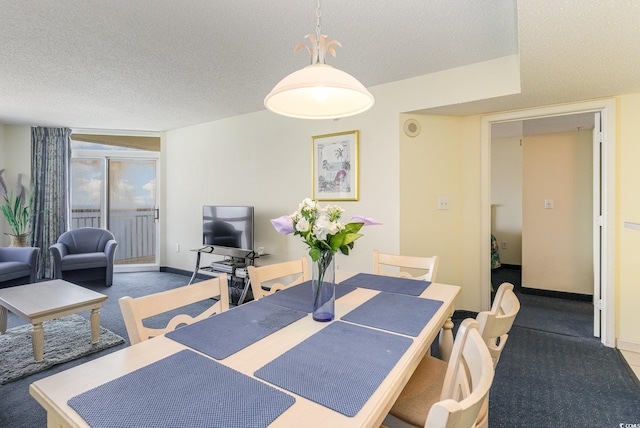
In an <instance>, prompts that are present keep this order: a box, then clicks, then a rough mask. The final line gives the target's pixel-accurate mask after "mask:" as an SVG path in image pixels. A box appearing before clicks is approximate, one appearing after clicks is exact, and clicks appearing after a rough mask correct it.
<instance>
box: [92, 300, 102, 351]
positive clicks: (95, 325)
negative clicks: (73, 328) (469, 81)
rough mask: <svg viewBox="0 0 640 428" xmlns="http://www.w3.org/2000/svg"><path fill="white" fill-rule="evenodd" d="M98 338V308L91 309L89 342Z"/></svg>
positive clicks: (94, 341) (96, 341)
mask: <svg viewBox="0 0 640 428" xmlns="http://www.w3.org/2000/svg"><path fill="white" fill-rule="evenodd" d="M99 340H100V309H99V308H95V309H91V343H93V344H95V343H98V341H99Z"/></svg>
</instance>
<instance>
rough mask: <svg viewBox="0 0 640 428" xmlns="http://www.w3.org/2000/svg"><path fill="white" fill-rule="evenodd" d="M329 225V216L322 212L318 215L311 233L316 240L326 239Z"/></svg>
mask: <svg viewBox="0 0 640 428" xmlns="http://www.w3.org/2000/svg"><path fill="white" fill-rule="evenodd" d="M330 226H331V221H330V220H329V217H327V216H326V215H324V214H323V215H321V216H320V217H318V219H317V220H316V222H315V224H314V225H313V234H314V235H315V236H316V238H317V239H318V240H320V241H322V240H325V239H327V234H328V233H329V227H330Z"/></svg>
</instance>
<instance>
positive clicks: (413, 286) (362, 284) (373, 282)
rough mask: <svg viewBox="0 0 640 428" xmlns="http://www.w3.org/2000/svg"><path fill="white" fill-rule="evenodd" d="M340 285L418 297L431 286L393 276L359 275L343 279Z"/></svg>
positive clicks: (427, 283)
mask: <svg viewBox="0 0 640 428" xmlns="http://www.w3.org/2000/svg"><path fill="white" fill-rule="evenodd" d="M341 284H344V285H350V286H352V287H358V288H369V289H371V290H378V291H386V292H387V293H399V294H408V295H410V296H419V295H420V294H422V292H423V291H424V290H426V289H427V287H428V286H429V285H431V281H418V280H415V279H408V278H395V277H393V276H384V275H373V274H370V273H359V274H357V275H354V276H352V277H351V278H348V279H345V280H344V281H342V283H341Z"/></svg>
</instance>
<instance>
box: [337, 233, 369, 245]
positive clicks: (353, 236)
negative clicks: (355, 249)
mask: <svg viewBox="0 0 640 428" xmlns="http://www.w3.org/2000/svg"><path fill="white" fill-rule="evenodd" d="M363 236H364V235H361V234H359V233H347V234H346V235H345V236H344V241H343V242H342V245H349V244H352V243H353V241H355V240H356V239H358V238H361V237H363Z"/></svg>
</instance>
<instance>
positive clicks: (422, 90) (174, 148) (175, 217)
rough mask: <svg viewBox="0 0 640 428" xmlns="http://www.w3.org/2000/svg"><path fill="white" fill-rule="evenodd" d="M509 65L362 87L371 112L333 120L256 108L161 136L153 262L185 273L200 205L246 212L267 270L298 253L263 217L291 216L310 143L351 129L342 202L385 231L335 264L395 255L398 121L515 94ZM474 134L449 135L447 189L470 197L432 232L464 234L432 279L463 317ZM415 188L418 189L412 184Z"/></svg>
mask: <svg viewBox="0 0 640 428" xmlns="http://www.w3.org/2000/svg"><path fill="white" fill-rule="evenodd" d="M517 65H518V62H517V56H513V57H507V58H501V59H499V60H495V61H489V62H486V63H481V64H475V65H473V66H468V67H462V68H460V69H456V70H449V71H445V72H440V73H435V74H432V75H426V76H420V77H419V78H414V79H407V80H403V81H400V82H394V83H390V84H386V85H381V86H378V87H374V88H370V89H371V91H372V93H373V94H374V96H375V97H376V104H375V106H374V107H373V108H372V109H371V110H369V111H368V112H365V113H364V114H361V115H358V116H355V117H352V118H347V119H342V120H339V121H304V120H297V119H290V118H284V117H279V116H276V115H274V114H272V113H270V112H267V111H261V112H258V113H253V114H248V115H244V116H238V117H234V118H230V119H225V120H220V121H215V122H209V123H205V124H201V125H197V126H192V127H188V128H183V129H178V130H173V131H169V132H167V133H166V134H165V135H164V137H163V147H162V159H163V160H162V166H163V168H164V171H163V175H165V174H166V178H165V180H166V181H165V182H164V192H165V193H164V194H163V198H162V199H163V207H164V208H165V209H164V212H165V213H166V215H165V216H164V224H163V228H166V235H164V245H165V248H164V251H163V252H162V257H163V259H162V263H161V264H162V265H163V266H170V267H174V268H179V269H185V270H189V269H192V268H193V265H194V261H195V254H194V253H193V252H190V251H185V250H186V249H189V248H197V247H198V246H199V245H200V243H201V225H200V222H201V220H200V217H201V207H202V205H205V204H237V205H245V204H250V205H254V206H255V208H256V214H257V218H256V236H255V244H256V246H263V247H265V249H266V251H267V252H268V253H271V254H272V256H270V257H269V258H268V259H264V262H265V263H267V262H268V263H272V262H277V261H281V260H287V259H292V258H296V257H300V255H301V254H305V253H306V250H305V248H304V246H303V244H302V243H301V241H300V240H299V239H298V238H293V237H291V236H281V235H279V234H277V233H276V232H275V231H274V230H273V228H272V227H271V225H270V223H269V219H270V218H274V217H278V216H280V215H283V214H289V213H291V212H293V211H294V210H295V209H297V204H298V203H299V202H300V201H301V200H302V199H303V198H305V197H309V196H310V195H311V137H312V136H314V135H322V134H329V133H334V132H340V131H349V130H355V129H357V130H359V131H360V159H359V161H360V200H359V201H358V202H341V203H340V205H342V206H343V208H345V210H346V213H345V216H346V217H347V218H349V216H351V215H355V214H361V215H366V216H370V217H374V218H375V219H377V220H379V221H381V222H382V223H384V225H382V226H374V227H369V228H365V229H364V230H363V232H364V235H365V236H364V237H363V238H361V239H360V240H358V241H357V242H356V244H355V249H354V251H353V252H352V254H351V255H350V256H349V257H341V258H339V259H338V266H339V268H341V269H345V270H359V271H365V272H370V271H371V270H372V251H373V249H376V248H377V249H384V250H387V251H390V252H399V250H400V181H399V174H400V160H399V140H400V137H399V135H400V132H401V130H400V126H399V115H400V114H401V113H402V112H406V111H412V110H417V109H422V108H429V107H434V106H438V105H446V104H452V103H457V102H464V101H470V100H475V99H481V98H486V97H491V96H499V95H505V94H508V93H514V92H517V91H518V90H519V71H518V66H517ZM423 129H425V128H423ZM426 132H427V134H428V133H429V132H430V130H429V129H426ZM479 134H480V123H479V120H478V118H475V119H473V120H470V121H465V123H464V124H462V126H461V128H460V129H459V130H458V131H457V135H458V139H459V141H458V142H457V143H456V145H457V147H459V148H460V150H458V152H457V153H458V154H459V156H460V160H459V162H460V165H461V166H460V168H459V169H458V170H457V173H456V174H458V175H457V176H456V177H455V178H454V180H455V181H456V182H457V184H456V186H455V187H456V189H455V192H456V194H457V195H462V194H465V192H469V196H468V197H467V196H466V194H465V197H464V198H462V197H461V196H458V200H457V201H456V206H457V208H456V209H457V210H460V211H458V212H456V211H454V210H452V211H451V213H452V215H453V216H455V217H456V220H455V221H453V222H451V223H449V224H447V225H446V227H445V228H441V229H439V230H437V231H436V232H437V233H438V234H439V236H440V237H441V239H442V240H446V239H450V238H451V237H452V236H458V235H459V234H460V233H461V232H459V231H463V232H462V233H465V245H464V248H462V249H460V248H458V249H456V250H455V251H451V255H450V256H449V257H448V260H446V261H443V263H444V267H445V268H444V269H443V268H442V267H441V269H440V271H439V279H440V278H441V277H442V278H445V279H446V278H452V279H454V281H451V282H453V283H457V284H458V285H462V286H463V288H464V291H463V295H464V296H462V298H461V302H463V303H464V306H461V308H465V309H470V310H474V309H475V310H477V309H479V307H480V299H479V297H478V296H479V293H480V292H479V289H480V278H479V275H480V273H479V269H478V266H479V265H478V264H479V258H480V257H479V254H480V237H479V235H480V232H479V230H480V220H479V216H478V215H477V212H478V211H479V209H480V208H479V201H480V197H479V193H480V183H479V180H478V176H479V174H480V159H479V158H480V154H479V153H480V151H479V146H480V144H479ZM429 165H443V162H442V161H441V160H439V159H427V160H425V162H424V164H423V165H421V166H420V167H421V168H422V167H425V166H426V167H429ZM413 186H416V187H415V188H416V189H419V188H420V183H414V184H413ZM407 239H409V240H414V239H420V238H419V237H418V236H412V237H408V238H407ZM176 244H180V246H181V248H182V251H181V252H179V253H177V252H175V247H176ZM463 260H464V262H463ZM471 260H473V261H471ZM476 260H477V262H476ZM441 266H442V265H441ZM446 266H449V267H448V268H447V267H446Z"/></svg>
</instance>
